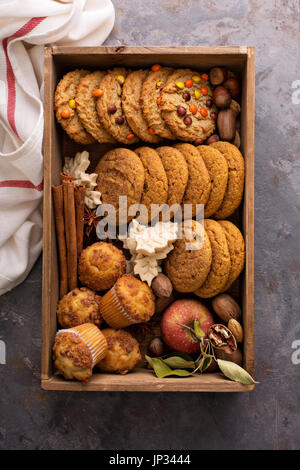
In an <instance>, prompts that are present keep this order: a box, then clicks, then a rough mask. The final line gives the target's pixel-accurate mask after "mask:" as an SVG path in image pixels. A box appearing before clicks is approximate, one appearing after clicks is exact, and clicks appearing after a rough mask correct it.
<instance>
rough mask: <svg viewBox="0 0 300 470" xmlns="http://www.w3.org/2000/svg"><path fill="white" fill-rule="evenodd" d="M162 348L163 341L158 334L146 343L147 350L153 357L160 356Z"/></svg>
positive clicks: (163, 348)
mask: <svg viewBox="0 0 300 470" xmlns="http://www.w3.org/2000/svg"><path fill="white" fill-rule="evenodd" d="M164 350H165V347H164V343H163V342H162V339H161V338H160V337H159V336H157V337H156V338H153V339H152V340H151V341H150V343H149V345H148V351H149V353H150V354H151V355H152V356H154V357H159V356H162V355H163V354H164Z"/></svg>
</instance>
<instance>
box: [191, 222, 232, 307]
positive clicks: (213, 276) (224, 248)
mask: <svg viewBox="0 0 300 470" xmlns="http://www.w3.org/2000/svg"><path fill="white" fill-rule="evenodd" d="M204 228H205V230H206V232H207V235H208V238H209V241H210V245H211V249H212V263H211V268H210V271H209V273H208V276H207V278H206V280H205V282H204V283H203V284H202V286H201V287H200V288H199V289H197V290H195V294H196V295H198V296H199V297H202V298H209V297H214V296H215V295H217V294H219V293H220V292H223V289H224V287H225V285H226V283H227V281H228V277H229V273H230V269H231V262H230V254H229V248H228V244H227V240H226V236H225V233H224V230H223V229H222V227H221V225H220V224H219V223H218V222H216V221H215V220H211V219H205V220H204Z"/></svg>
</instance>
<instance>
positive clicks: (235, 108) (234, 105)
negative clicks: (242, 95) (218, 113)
mask: <svg viewBox="0 0 300 470" xmlns="http://www.w3.org/2000/svg"><path fill="white" fill-rule="evenodd" d="M229 107H230V109H232V111H233V113H234V115H235V117H237V116H238V115H239V114H240V112H241V107H240V105H239V103H238V102H237V101H235V100H231V103H230V106H229Z"/></svg>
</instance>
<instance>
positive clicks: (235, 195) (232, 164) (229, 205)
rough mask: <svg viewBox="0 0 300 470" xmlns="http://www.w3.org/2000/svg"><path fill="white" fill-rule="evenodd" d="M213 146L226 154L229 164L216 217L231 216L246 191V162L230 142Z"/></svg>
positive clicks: (215, 143) (214, 215) (217, 143)
mask: <svg viewBox="0 0 300 470" xmlns="http://www.w3.org/2000/svg"><path fill="white" fill-rule="evenodd" d="M211 146H212V147H213V148H215V149H217V150H219V152H221V153H222V155H224V157H225V158H226V160H227V164H228V182H227V187H226V191H225V196H224V199H223V202H222V204H221V206H220V207H219V209H218V210H217V212H215V213H214V214H213V217H214V218H216V219H225V218H226V217H229V216H230V215H231V214H233V212H234V211H235V210H236V209H237V208H238V207H239V205H240V203H241V201H242V197H243V191H244V179H245V162H244V157H243V155H242V154H241V152H240V151H239V149H238V148H237V147H236V146H235V145H233V144H230V143H229V142H221V141H219V142H214V143H213V144H211Z"/></svg>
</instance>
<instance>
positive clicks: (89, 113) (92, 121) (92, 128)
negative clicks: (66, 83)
mask: <svg viewBox="0 0 300 470" xmlns="http://www.w3.org/2000/svg"><path fill="white" fill-rule="evenodd" d="M105 73H106V72H104V71H103V70H96V71H95V72H93V73H89V74H88V75H85V76H84V77H83V78H82V79H81V80H80V82H79V83H78V85H77V90H76V97H75V102H76V111H77V113H78V116H79V119H80V121H81V122H82V124H83V125H84V127H85V129H86V130H87V132H88V133H89V134H91V135H92V136H93V137H94V139H96V140H97V141H98V142H100V143H101V144H104V143H115V142H116V141H115V139H114V138H113V137H112V136H111V135H110V134H109V133H108V132H107V131H106V130H105V129H104V127H103V126H102V124H101V123H100V121H99V117H98V114H97V111H96V99H97V94H96V96H95V95H94V93H97V92H98V90H99V83H100V81H101V80H102V78H104V76H105Z"/></svg>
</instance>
